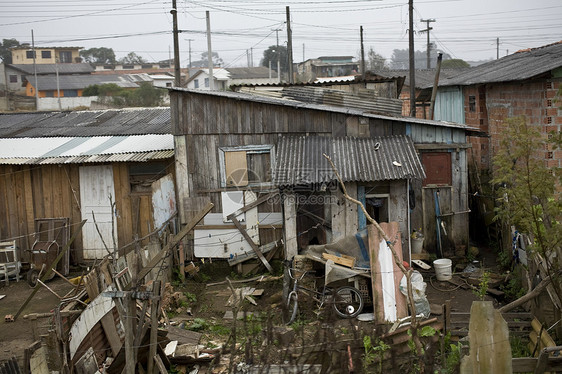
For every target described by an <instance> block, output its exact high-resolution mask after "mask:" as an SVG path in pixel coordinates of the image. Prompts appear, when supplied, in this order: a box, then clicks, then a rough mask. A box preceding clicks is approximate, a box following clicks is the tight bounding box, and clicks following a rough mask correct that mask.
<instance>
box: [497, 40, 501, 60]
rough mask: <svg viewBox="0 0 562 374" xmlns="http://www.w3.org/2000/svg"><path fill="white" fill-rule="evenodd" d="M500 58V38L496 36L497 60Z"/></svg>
mask: <svg viewBox="0 0 562 374" xmlns="http://www.w3.org/2000/svg"><path fill="white" fill-rule="evenodd" d="M499 59H500V38H496V60H499Z"/></svg>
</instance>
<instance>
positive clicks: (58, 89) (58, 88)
mask: <svg viewBox="0 0 562 374" xmlns="http://www.w3.org/2000/svg"><path fill="white" fill-rule="evenodd" d="M58 61H59V58H58V57H57V56H55V75H56V77H57V101H58V103H59V110H60V111H61V112H62V104H61V101H60V82H59V65H58Z"/></svg>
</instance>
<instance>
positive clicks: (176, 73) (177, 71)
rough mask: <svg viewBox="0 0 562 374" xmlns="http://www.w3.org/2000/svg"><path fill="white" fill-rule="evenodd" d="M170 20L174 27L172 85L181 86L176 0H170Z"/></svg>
mask: <svg viewBox="0 0 562 374" xmlns="http://www.w3.org/2000/svg"><path fill="white" fill-rule="evenodd" d="M170 13H172V22H173V27H174V85H175V86H176V87H181V70H180V42H179V38H178V34H179V31H178V9H177V7H176V0H172V10H171V11H170Z"/></svg>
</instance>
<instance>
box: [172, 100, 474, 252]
mask: <svg viewBox="0 0 562 374" xmlns="http://www.w3.org/2000/svg"><path fill="white" fill-rule="evenodd" d="M170 97H171V103H172V104H171V110H172V116H171V118H172V133H173V134H174V135H176V142H177V144H182V143H185V149H184V150H182V152H183V153H184V155H183V156H182V157H184V159H182V158H180V159H177V165H176V167H177V170H178V169H181V170H182V171H185V166H184V165H187V173H186V174H185V175H186V177H185V178H186V179H187V181H186V183H182V182H179V183H180V184H181V185H178V190H179V199H182V198H185V197H187V196H189V197H196V196H201V194H203V195H204V196H209V197H210V199H211V200H212V202H213V203H214V204H215V208H214V210H213V212H216V213H218V212H221V211H222V207H221V201H220V171H219V169H218V168H219V162H218V148H219V147H224V146H240V145H258V144H277V139H278V137H279V136H282V135H323V136H357V137H375V136H385V135H409V136H410V137H412V139H413V141H414V144H416V145H418V144H424V145H428V144H433V145H435V148H434V149H432V148H431V147H429V148H424V149H423V150H421V149H420V148H418V150H419V151H420V152H421V151H424V152H431V151H441V152H442V151H446V152H452V161H453V162H452V171H451V172H452V175H453V182H452V185H451V192H452V195H451V196H450V198H448V199H449V200H448V201H450V209H451V210H450V211H452V212H463V211H466V210H468V170H467V159H466V133H465V130H463V129H460V128H454V127H445V126H434V125H430V124H423V123H416V122H408V120H407V119H396V120H394V119H390V118H372V117H363V116H357V115H352V114H348V113H342V112H329V111H325V110H317V109H312V108H310V107H306V108H305V107H303V106H290V105H280V104H276V103H274V101H272V100H270V99H264V98H258V97H255V98H253V99H252V100H245V99H242V98H238V97H236V98H235V97H227V96H225V95H221V94H213V93H204V92H201V93H198V92H186V91H172V92H171V94H170ZM303 105H304V104H303ZM444 145H445V146H444ZM459 145H460V147H459ZM176 158H178V150H176ZM179 174H180V172H179V171H178V175H179ZM412 187H413V188H414V190H415V191H416V193H415V198H416V208H415V209H414V210H413V211H412V212H411V213H412V215H411V228H412V229H414V228H416V229H417V228H422V230H423V231H424V233H427V234H428V236H429V238H428V240H427V243H428V246H429V247H431V248H428V249H429V250H430V251H431V252H434V251H435V248H434V245H435V234H433V233H434V232H435V223H434V221H435V220H434V219H433V220H432V219H431V217H432V216H431V215H432V214H433V217H434V214H435V208H434V204H432V201H423V198H422V197H423V193H422V191H423V189H422V183H421V181H413V183H412ZM427 193H429V192H427ZM424 203H425V204H424ZM442 212H443V213H445V212H447V213H448V212H449V211H448V210H445V211H443V209H442ZM402 218H403V217H402ZM450 221H451V222H450V226H449V227H448V229H450V230H449V232H450V233H451V238H452V242H453V245H454V246H467V245H468V214H464V213H461V214H456V215H454V216H452V217H451V218H450ZM432 235H433V236H432Z"/></svg>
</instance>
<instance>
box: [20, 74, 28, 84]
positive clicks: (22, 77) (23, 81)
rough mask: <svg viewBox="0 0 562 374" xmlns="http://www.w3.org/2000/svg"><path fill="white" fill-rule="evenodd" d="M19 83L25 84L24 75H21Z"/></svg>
mask: <svg viewBox="0 0 562 374" xmlns="http://www.w3.org/2000/svg"><path fill="white" fill-rule="evenodd" d="M21 83H22V84H25V83H27V78H26V77H25V75H22V76H21Z"/></svg>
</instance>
